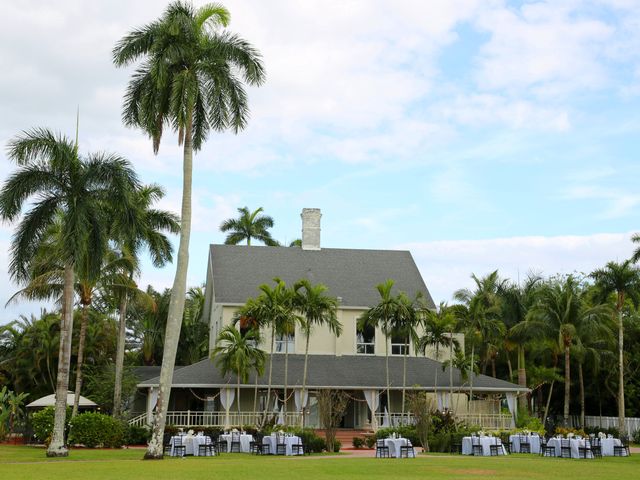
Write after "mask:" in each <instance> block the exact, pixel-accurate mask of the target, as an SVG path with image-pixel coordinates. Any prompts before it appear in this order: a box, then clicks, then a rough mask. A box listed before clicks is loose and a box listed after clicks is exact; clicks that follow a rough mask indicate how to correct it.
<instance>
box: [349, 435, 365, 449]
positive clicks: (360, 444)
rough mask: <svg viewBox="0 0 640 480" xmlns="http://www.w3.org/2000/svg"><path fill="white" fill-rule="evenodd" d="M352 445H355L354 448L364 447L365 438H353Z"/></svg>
mask: <svg viewBox="0 0 640 480" xmlns="http://www.w3.org/2000/svg"><path fill="white" fill-rule="evenodd" d="M351 443H352V444H353V446H354V448H362V447H364V438H362V437H353V440H352V441H351Z"/></svg>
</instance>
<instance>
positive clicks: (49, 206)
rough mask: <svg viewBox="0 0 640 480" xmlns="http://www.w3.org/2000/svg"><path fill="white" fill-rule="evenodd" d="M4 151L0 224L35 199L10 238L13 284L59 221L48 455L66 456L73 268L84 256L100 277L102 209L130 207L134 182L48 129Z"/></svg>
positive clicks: (109, 158) (115, 163)
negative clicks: (59, 284) (56, 341)
mask: <svg viewBox="0 0 640 480" xmlns="http://www.w3.org/2000/svg"><path fill="white" fill-rule="evenodd" d="M8 151H9V158H10V159H12V160H13V161H15V162H16V163H17V164H18V166H19V168H18V171H17V172H15V173H13V174H12V175H11V176H10V177H9V178H8V179H7V180H6V181H5V183H4V185H3V188H2V192H1V193H0V218H2V219H3V220H6V221H14V220H17V219H18V218H19V217H20V216H21V213H22V209H23V207H24V206H25V204H28V203H27V202H28V201H29V199H33V200H34V201H33V203H32V204H31V208H30V209H29V210H28V211H27V213H25V214H24V215H23V216H22V220H21V221H20V223H19V225H18V227H17V230H16V232H15V234H14V236H13V239H12V245H11V252H10V254H11V261H10V265H9V270H10V274H11V277H12V278H13V279H14V280H16V281H17V282H18V283H24V282H26V281H28V280H29V271H30V266H31V264H32V260H33V258H34V257H35V256H36V253H37V250H38V248H39V246H40V244H41V242H42V240H43V237H44V235H45V233H46V232H47V229H49V228H50V227H51V226H52V225H53V224H54V222H55V221H56V219H57V217H58V216H62V222H61V238H62V239H64V241H63V242H61V243H60V245H59V248H58V249H57V252H58V255H59V258H60V260H61V262H62V264H63V265H64V276H63V279H64V282H63V284H64V289H63V295H62V298H63V322H62V327H61V335H60V353H59V356H58V357H59V362H58V376H57V387H56V417H55V428H54V431H53V437H52V440H51V444H50V445H49V448H48V449H47V455H49V456H67V455H68V450H67V448H66V447H65V441H64V412H65V408H66V396H67V390H68V384H69V365H70V356H71V337H70V334H71V332H72V326H73V300H74V298H73V296H74V276H75V268H76V266H77V265H79V264H82V262H83V260H84V258H87V256H86V252H89V251H90V252H92V255H90V256H88V258H87V260H86V263H87V266H86V268H87V271H88V272H91V273H92V274H95V273H96V272H99V270H100V266H101V264H102V253H103V251H104V247H105V245H106V243H107V239H108V228H107V225H108V224H109V220H110V219H107V218H105V211H106V208H105V206H106V205H108V204H110V203H111V202H116V203H117V202H120V203H121V204H122V205H125V206H127V205H130V197H129V192H131V191H132V190H133V189H134V188H136V187H137V185H138V180H137V177H136V175H135V174H134V172H133V170H132V169H131V168H130V166H129V164H128V162H127V161H126V160H124V159H123V158H121V157H118V156H115V155H107V154H95V155H89V156H88V157H87V158H86V159H84V158H80V157H79V156H78V145H77V141H76V142H75V143H74V142H72V141H70V140H69V139H67V138H66V137H63V136H60V135H55V134H54V133H53V132H51V131H50V130H45V129H34V130H31V131H28V132H24V133H23V134H22V135H19V136H17V137H15V138H14V139H13V140H11V141H10V143H9V149H8ZM123 212H126V209H123ZM126 222H127V219H126V218H124V219H122V223H123V224H125V223H126Z"/></svg>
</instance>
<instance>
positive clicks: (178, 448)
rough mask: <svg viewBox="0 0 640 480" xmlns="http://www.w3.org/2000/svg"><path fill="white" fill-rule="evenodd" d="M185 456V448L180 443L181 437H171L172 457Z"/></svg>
mask: <svg viewBox="0 0 640 480" xmlns="http://www.w3.org/2000/svg"><path fill="white" fill-rule="evenodd" d="M186 454H187V446H186V445H185V444H184V443H182V437H181V436H180V435H176V436H175V437H173V456H174V457H184V456H185V455H186Z"/></svg>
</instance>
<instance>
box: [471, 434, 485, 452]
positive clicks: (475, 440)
mask: <svg viewBox="0 0 640 480" xmlns="http://www.w3.org/2000/svg"><path fill="white" fill-rule="evenodd" d="M471 455H474V456H478V457H482V456H484V449H483V448H482V445H481V444H480V438H479V437H476V436H473V437H471Z"/></svg>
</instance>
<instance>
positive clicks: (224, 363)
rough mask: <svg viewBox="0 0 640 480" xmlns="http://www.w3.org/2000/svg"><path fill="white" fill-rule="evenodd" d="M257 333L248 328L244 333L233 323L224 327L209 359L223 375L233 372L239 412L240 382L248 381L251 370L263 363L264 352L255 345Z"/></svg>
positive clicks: (257, 337)
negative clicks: (235, 377) (236, 380)
mask: <svg viewBox="0 0 640 480" xmlns="http://www.w3.org/2000/svg"><path fill="white" fill-rule="evenodd" d="M258 339H259V333H258V332H256V331H255V330H248V331H247V332H246V333H245V334H244V335H243V334H242V333H240V331H239V330H238V329H236V327H235V326H233V325H227V326H226V327H224V328H223V329H222V330H221V331H220V333H219V335H218V338H217V339H216V347H215V348H214V349H213V351H212V352H211V360H214V361H215V362H216V365H217V366H218V368H219V369H220V371H221V372H222V374H223V375H227V374H228V373H234V374H235V375H236V376H237V379H238V386H237V389H238V393H237V409H238V414H239V413H240V383H247V382H248V381H249V374H250V373H251V370H252V369H253V368H254V367H255V366H256V365H259V364H261V363H264V352H263V351H262V350H260V349H259V348H258V347H257V346H256V345H257V341H258Z"/></svg>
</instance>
